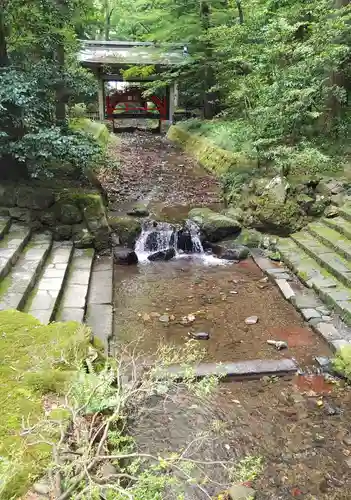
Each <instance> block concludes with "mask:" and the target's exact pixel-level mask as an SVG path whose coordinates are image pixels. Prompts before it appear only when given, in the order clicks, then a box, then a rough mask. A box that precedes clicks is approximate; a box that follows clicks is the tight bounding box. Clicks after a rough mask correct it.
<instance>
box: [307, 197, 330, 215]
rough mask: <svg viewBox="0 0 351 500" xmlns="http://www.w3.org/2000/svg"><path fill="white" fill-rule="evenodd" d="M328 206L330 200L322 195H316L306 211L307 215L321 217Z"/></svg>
mask: <svg viewBox="0 0 351 500" xmlns="http://www.w3.org/2000/svg"><path fill="white" fill-rule="evenodd" d="M329 204H330V199H329V198H327V197H326V196H324V195H320V194H317V196H316V199H315V201H314V203H313V205H311V207H310V208H309V210H308V215H313V216H318V215H322V214H323V212H324V210H325V209H326V207H327V206H328V205H329Z"/></svg>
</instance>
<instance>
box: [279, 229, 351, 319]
mask: <svg viewBox="0 0 351 500" xmlns="http://www.w3.org/2000/svg"><path fill="white" fill-rule="evenodd" d="M277 248H278V250H279V252H280V254H281V257H282V259H283V261H284V262H285V263H286V264H287V266H289V267H290V268H291V269H292V270H293V271H294V272H295V273H296V274H297V276H298V277H299V278H300V280H301V281H302V282H303V283H305V284H306V285H307V286H308V287H310V288H313V289H314V290H315V291H316V292H317V294H318V295H319V296H320V297H321V299H322V300H323V301H324V302H325V303H326V304H327V305H329V306H331V307H332V308H333V309H335V311H336V312H338V313H339V314H340V315H341V316H342V318H343V319H344V320H345V323H347V324H348V325H351V289H350V288H348V287H346V286H344V285H343V284H342V283H341V282H340V281H339V280H338V279H337V278H335V277H334V276H333V275H332V274H330V273H329V272H328V271H327V270H326V269H324V268H323V267H321V266H320V265H319V264H318V262H317V261H316V260H314V259H312V258H311V257H310V256H309V255H308V254H307V253H306V252H305V251H304V250H303V249H302V248H301V247H299V246H298V245H297V243H295V242H294V241H293V240H292V239H290V238H284V239H283V238H281V239H279V241H278V243H277Z"/></svg>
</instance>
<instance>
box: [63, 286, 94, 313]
mask: <svg viewBox="0 0 351 500" xmlns="http://www.w3.org/2000/svg"><path fill="white" fill-rule="evenodd" d="M87 295H88V287H87V286H85V285H71V284H70V283H69V282H68V283H67V287H66V288H65V291H64V296H63V300H62V308H63V309H66V308H74V309H80V308H82V309H84V308H85V304H86V299H87Z"/></svg>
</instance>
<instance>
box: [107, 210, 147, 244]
mask: <svg viewBox="0 0 351 500" xmlns="http://www.w3.org/2000/svg"><path fill="white" fill-rule="evenodd" d="M108 223H109V226H110V228H111V229H112V230H113V231H114V232H115V233H116V234H117V235H118V237H119V240H120V242H121V244H122V245H127V246H128V247H133V246H134V243H135V242H136V240H137V239H138V237H139V235H140V233H141V223H140V221H139V220H138V219H136V218H135V217H131V216H114V217H109V219H108Z"/></svg>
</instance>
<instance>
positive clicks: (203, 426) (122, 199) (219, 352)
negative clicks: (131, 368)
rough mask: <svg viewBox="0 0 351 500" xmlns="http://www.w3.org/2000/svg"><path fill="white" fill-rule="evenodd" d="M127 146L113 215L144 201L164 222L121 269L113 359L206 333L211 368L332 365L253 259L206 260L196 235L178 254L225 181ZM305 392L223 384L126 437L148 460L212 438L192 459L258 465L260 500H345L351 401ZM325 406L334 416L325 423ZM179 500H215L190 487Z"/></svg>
mask: <svg viewBox="0 0 351 500" xmlns="http://www.w3.org/2000/svg"><path fill="white" fill-rule="evenodd" d="M120 137H121V143H120V144H119V145H118V146H116V150H115V152H116V154H118V156H119V158H120V159H121V160H120V161H121V166H120V169H119V170H118V173H117V174H112V173H111V174H107V175H106V177H105V178H104V179H103V183H104V186H105V187H106V189H107V191H108V193H109V198H110V206H111V211H112V213H118V214H120V213H124V212H125V211H126V210H127V209H128V207H129V206H130V205H131V204H132V203H134V202H135V201H137V200H145V199H147V201H148V209H149V210H150V219H151V220H154V221H164V222H162V223H161V224H160V225H159V226H158V228H157V229H158V235H157V237H155V238H154V243H153V246H152V244H151V243H150V237H149V236H150V234H151V233H153V232H154V230H155V227H154V226H152V225H151V226H150V222H148V223H146V224H145V225H144V228H143V232H142V234H141V236H140V238H139V240H138V241H137V243H136V247H135V250H136V253H137V255H138V258H139V264H138V265H134V266H119V265H116V266H115V269H114V308H115V312H114V322H115V324H114V337H113V339H111V344H110V350H111V353H112V354H114V353H115V354H117V353H118V352H120V351H121V349H122V348H124V347H125V346H131V348H133V349H134V350H135V351H136V352H137V353H139V354H141V355H142V356H144V357H146V358H152V356H153V354H154V353H155V351H156V350H157V349H158V347H159V346H160V345H162V344H163V345H173V346H182V345H185V343H186V342H187V341H188V340H189V338H192V337H194V336H196V335H197V334H199V333H202V334H204V333H205V334H207V335H208V339H207V340H198V341H196V342H198V343H199V346H201V347H202V348H204V349H205V360H206V361H216V362H221V361H223V362H225V361H238V360H252V359H279V358H282V357H289V358H292V357H293V358H295V359H296V360H297V362H298V363H299V365H300V366H302V367H310V366H311V365H312V364H313V362H314V361H313V358H314V356H316V355H322V356H323V355H324V356H330V355H331V353H330V350H329V348H328V346H327V345H326V344H325V343H324V341H323V340H321V339H320V338H319V337H318V336H317V335H316V334H315V333H314V332H313V331H312V330H311V329H310V328H309V326H308V325H307V324H306V323H305V322H304V321H303V320H302V318H301V316H300V315H299V314H298V313H297V312H296V311H295V309H294V308H293V306H292V305H291V304H289V303H288V302H287V301H285V299H284V298H283V297H282V296H281V295H280V293H279V292H278V289H277V288H276V287H275V286H274V285H273V284H272V283H270V282H269V281H267V279H266V278H265V277H264V276H263V274H262V272H261V270H260V269H259V268H258V267H257V265H256V264H255V263H254V262H253V260H252V259H250V258H249V259H246V260H244V261H241V262H239V263H233V262H228V261H220V260H219V259H217V258H216V257H214V256H212V255H207V254H206V253H205V252H204V251H203V249H202V248H201V242H200V244H199V242H198V241H197V234H196V228H192V238H191V240H192V244H193V247H192V251H189V252H184V251H179V247H178V243H177V241H178V240H177V238H176V236H175V235H174V225H175V224H177V223H179V222H182V223H184V221H185V220H186V215H187V213H188V211H189V209H190V208H192V207H194V206H209V207H214V206H217V207H220V205H221V200H220V189H219V185H218V181H217V180H216V179H214V178H213V177H212V176H211V175H209V174H208V173H207V172H205V171H204V170H203V169H202V168H201V167H200V166H199V165H198V164H196V162H194V160H192V159H190V158H189V157H187V156H186V155H185V154H184V153H183V152H181V151H179V150H178V149H177V148H176V147H175V146H174V145H172V144H170V143H169V142H168V141H167V139H165V138H164V137H161V136H155V135H151V134H147V133H143V132H140V133H134V134H121V136H120ZM155 186H156V187H155ZM165 221H166V222H165ZM148 237H149V241H148ZM151 240H152V238H151ZM150 245H151V246H150ZM169 246H172V247H174V250H175V256H174V258H172V259H171V260H169V261H166V262H165V261H156V262H150V261H149V259H148V256H150V254H151V253H152V252H155V251H157V250H163V249H166V248H169ZM250 316H257V318H258V321H257V323H255V324H246V322H245V320H246V319H247V318H248V317H250ZM270 339H279V340H285V341H287V342H288V346H289V347H288V349H284V350H282V351H278V350H277V349H275V348H274V346H272V345H269V344H267V340H270ZM303 381H304V383H301V378H299V377H297V379H294V380H284V379H280V380H274V379H273V380H270V379H269V380H257V381H244V382H228V383H226V384H220V386H219V388H218V390H217V392H216V393H215V394H214V395H213V396H212V397H211V398H210V399H205V400H204V399H199V398H197V397H195V396H193V397H189V394H187V393H186V391H182V389H181V388H179V390H178V391H177V393H176V394H168V395H167V397H166V399H164V398H157V397H156V396H155V397H152V398H151V399H150V406H148V407H145V409H143V410H142V411H141V412H140V415H139V418H138V419H137V420H136V421H135V422H133V424H132V429H131V431H132V433H133V435H134V436H135V437H136V441H137V444H138V447H139V449H140V450H142V451H144V452H148V453H151V452H152V453H154V454H157V453H164V452H169V451H177V450H179V449H181V448H185V447H187V446H188V445H189V442H191V441H192V440H194V442H196V441H197V440H198V439H199V436H205V438H204V439H201V444H199V445H196V446H195V447H194V450H193V455H192V456H193V457H195V458H198V459H206V460H215V461H221V460H228V459H229V458H233V457H235V458H236V459H237V461H238V463H240V460H242V459H243V458H245V457H260V459H262V461H263V463H264V471H263V473H262V474H260V476H259V477H258V479H257V480H256V481H255V482H254V487H255V489H256V490H257V496H256V499H257V500H289V499H293V498H295V497H297V498H301V499H312V498H313V499H314V498H315V499H318V500H341V499H345V500H346V499H349V498H350V494H349V492H350V491H351V490H350V488H351V482H350V467H351V459H349V458H348V457H349V455H351V448H350V446H349V445H347V444H345V443H349V444H351V438H350V437H348V436H351V427H350V423H349V419H348V417H347V415H348V414H349V411H350V410H351V392H350V390H349V389H348V388H347V387H343V386H339V387H336V386H334V385H333V384H328V383H326V382H325V381H324V379H323V377H321V379H320V378H318V377H312V378H311V380H310V381H309V379H308V377H307V378H306V379H305V378H303ZM305 382H308V383H307V384H306V383H305ZM317 382H318V383H317ZM309 384H310V385H309ZM321 401H322V402H321ZM328 405H329V406H328ZM330 407H331V408H335V409H336V410H335V412H334V413H331V412H330V411H329V413H328V408H330ZM346 439H348V441H345V440H346ZM347 460H349V465H347V464H348V462H347ZM207 469H208V470H207ZM206 474H207V475H208V478H209V480H210V485H209V487H208V491H209V492H210V494H211V495H215V494H218V492H219V491H221V487H222V485H223V484H224V483H225V478H224V476H223V469H222V467H220V466H218V465H216V466H213V467H210V468H209V467H208V466H207V468H206ZM250 484H251V483H250ZM168 498H170V499H173V498H174V499H176V498H178V497H176V496H174V495H172V494H169V495H167V496H166V497H165V500H166V499H168ZM184 498H186V500H191V499H198V500H203V499H205V498H209V497H207V496H206V495H205V494H204V493H202V492H201V491H199V490H196V489H194V488H192V487H190V486H189V487H187V488H186V495H185V497H184ZM213 498H214V497H213ZM216 498H217V497H216Z"/></svg>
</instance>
